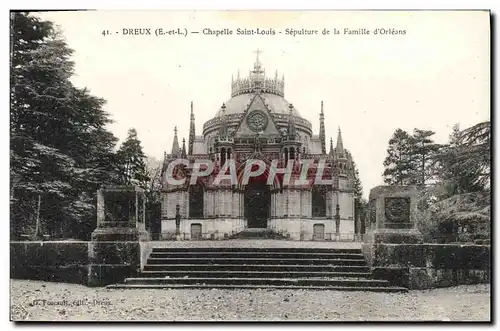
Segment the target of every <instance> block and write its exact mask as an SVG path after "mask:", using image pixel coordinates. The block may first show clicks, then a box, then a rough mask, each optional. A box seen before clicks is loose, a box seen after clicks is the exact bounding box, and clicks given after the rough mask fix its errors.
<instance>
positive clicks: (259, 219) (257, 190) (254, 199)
mask: <svg viewBox="0 0 500 331" xmlns="http://www.w3.org/2000/svg"><path fill="white" fill-rule="evenodd" d="M270 208H271V190H270V188H269V186H268V185H266V182H263V181H254V182H250V183H248V185H246V189H245V219H246V220H247V221H248V223H247V224H248V227H249V228H267V220H268V219H269V214H270Z"/></svg>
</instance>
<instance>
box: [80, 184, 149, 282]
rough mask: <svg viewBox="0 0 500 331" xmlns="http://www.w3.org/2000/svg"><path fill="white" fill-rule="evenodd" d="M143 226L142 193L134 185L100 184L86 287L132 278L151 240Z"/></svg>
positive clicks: (144, 259)
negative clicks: (101, 187) (107, 185)
mask: <svg viewBox="0 0 500 331" xmlns="http://www.w3.org/2000/svg"><path fill="white" fill-rule="evenodd" d="M148 240H149V235H148V232H147V231H146V226H145V195H144V191H143V190H142V189H141V188H139V187H136V186H112V187H104V188H103V189H101V190H99V191H98V192H97V229H96V230H95V231H94V232H93V233H92V241H91V242H90V245H89V258H90V266H89V275H88V285H89V286H104V285H107V284H112V283H117V282H122V281H123V280H124V279H125V278H127V277H134V276H136V275H137V273H138V272H139V271H140V270H141V268H142V266H143V265H144V263H145V261H146V259H147V256H148V254H149V252H150V251H151V243H150V242H149V241H148Z"/></svg>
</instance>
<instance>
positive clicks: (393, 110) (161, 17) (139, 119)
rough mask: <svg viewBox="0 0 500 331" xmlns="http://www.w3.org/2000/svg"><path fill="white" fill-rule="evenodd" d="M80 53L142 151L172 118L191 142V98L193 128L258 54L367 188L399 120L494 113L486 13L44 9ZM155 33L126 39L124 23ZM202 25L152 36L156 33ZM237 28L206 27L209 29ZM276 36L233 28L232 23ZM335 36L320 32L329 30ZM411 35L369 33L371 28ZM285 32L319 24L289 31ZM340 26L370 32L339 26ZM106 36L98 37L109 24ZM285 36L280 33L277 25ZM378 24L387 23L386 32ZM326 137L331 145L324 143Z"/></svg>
mask: <svg viewBox="0 0 500 331" xmlns="http://www.w3.org/2000/svg"><path fill="white" fill-rule="evenodd" d="M39 16H41V17H42V18H43V19H47V20H51V21H53V22H54V23H55V24H57V25H59V26H60V28H61V31H62V33H63V35H64V37H65V39H66V41H67V43H68V45H69V47H71V48H72V49H73V50H74V54H73V58H72V60H73V61H74V62H75V76H74V77H73V82H74V83H75V85H77V86H79V87H87V88H88V89H89V90H90V91H91V93H92V94H93V95H95V96H98V97H101V98H104V99H105V100H107V103H106V106H105V110H106V111H108V112H109V113H110V114H111V118H112V119H113V121H114V123H113V124H111V125H110V127H109V129H110V130H111V131H112V132H113V133H114V134H115V135H116V136H117V137H118V138H119V139H120V140H121V141H123V139H125V138H126V135H127V131H128V129H129V128H132V127H134V128H135V129H136V130H137V132H138V136H139V139H140V140H141V142H142V146H143V149H144V152H145V153H146V154H147V155H150V156H154V157H155V158H157V159H162V158H163V152H164V151H167V152H170V149H171V146H172V140H173V132H174V126H177V127H178V130H179V138H180V140H181V141H182V138H186V142H187V140H188V133H189V111H190V102H191V101H193V103H194V112H195V116H196V134H197V135H201V134H202V126H203V123H204V122H206V121H207V120H209V119H211V118H213V117H214V116H215V113H216V112H217V110H218V109H219V108H220V106H221V105H222V103H224V102H226V101H227V100H228V99H229V98H230V83H231V75H235V76H236V73H237V71H238V70H239V71H240V73H241V75H242V76H244V75H245V74H246V73H248V71H249V70H250V69H251V68H252V66H253V63H254V61H255V52H254V51H255V50H256V49H260V50H261V51H262V53H261V55H260V60H261V62H262V64H263V67H264V68H265V69H266V72H267V73H268V74H270V75H271V76H273V75H274V72H275V70H278V72H279V73H280V75H281V74H284V76H285V98H286V99H287V100H288V101H289V102H291V103H293V105H294V106H295V108H296V109H297V110H298V111H299V112H300V114H301V115H302V116H303V117H304V118H306V119H307V120H309V121H310V122H311V123H312V125H313V131H314V132H315V134H317V133H318V132H319V112H320V105H321V101H323V102H324V112H325V127H326V132H327V140H328V141H329V140H330V137H333V139H334V144H335V141H336V136H337V130H338V128H339V127H340V128H341V130H342V137H343V142H344V147H345V148H347V149H349V150H350V152H351V154H352V155H353V158H354V161H355V162H356V165H357V167H358V169H359V174H360V178H361V181H362V183H363V189H364V195H365V196H367V195H368V193H369V190H370V189H371V188H373V187H375V186H377V185H381V184H382V183H383V181H382V172H383V170H384V168H383V161H384V159H385V157H386V150H387V147H388V141H389V139H390V138H391V136H392V134H393V133H394V131H395V130H396V129H397V128H401V129H404V130H407V131H409V132H411V131H413V129H414V128H419V129H429V130H433V131H435V132H436V134H435V141H436V142H438V143H445V142H446V141H447V139H448V136H449V134H450V133H451V129H452V127H453V125H454V124H456V123H459V124H460V127H461V128H466V127H469V126H471V125H474V124H476V123H478V122H481V121H485V120H489V119H490V22H489V13H488V12H484V11H483V12H481V11H475V12H470V11H454V12H452V11H408V12H398V11H390V12H384V11H371V12H369V11H357V12H350V11H307V12H306V11H302V12H301V11H268V12H263V11H260V12H258V11H253V12H251V11H247V12H245V11H240V12H236V11H231V12H230V11H166V10H165V11H146V10H143V11H138V10H135V11H87V12H47V13H41V14H39ZM140 28H143V29H145V28H149V29H151V32H152V35H137V36H133V35H124V34H123V29H140ZM157 28H162V29H163V30H164V31H167V30H170V29H177V28H179V29H181V30H184V31H185V30H187V31H200V33H199V34H190V33H188V35H187V36H179V35H164V36H155V35H154V32H155V29H157ZM206 28H209V29H212V30H217V29H218V30H222V29H231V30H233V31H234V33H233V35H224V36H219V37H216V36H214V35H204V34H203V33H201V32H202V31H203V29H206ZM238 28H240V29H256V28H260V29H261V30H262V29H263V30H268V29H274V31H275V32H276V34H275V35H254V36H249V35H237V34H236V29H238ZM334 28H335V29H337V30H338V31H339V32H340V34H338V35H333V32H331V34H329V35H322V34H321V32H322V30H323V29H328V30H330V31H332V30H333V29H334ZM380 28H383V29H386V30H392V29H394V30H395V31H396V30H398V31H404V32H405V33H404V34H385V35H380V34H377V35H374V34H373V32H374V30H375V29H380ZM285 29H295V30H300V29H308V30H314V29H316V30H318V32H319V35H297V36H295V37H294V36H291V35H287V34H286V33H285ZM344 29H349V30H358V31H361V30H359V29H365V30H363V31H365V32H366V31H370V34H369V35H368V34H357V35H354V34H344ZM106 30H107V31H109V32H110V34H107V35H103V34H102V32H103V31H106ZM280 31H281V32H282V33H281V34H280V33H279V32H280ZM379 31H380V30H379ZM327 144H328V142H327Z"/></svg>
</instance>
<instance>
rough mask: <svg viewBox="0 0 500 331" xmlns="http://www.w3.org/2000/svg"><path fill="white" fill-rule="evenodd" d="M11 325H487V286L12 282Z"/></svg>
mask: <svg viewBox="0 0 500 331" xmlns="http://www.w3.org/2000/svg"><path fill="white" fill-rule="evenodd" d="M44 300H45V301H44ZM11 319H12V320H15V321H22V320H31V321H53V320H61V321H69V320H84V321H89V320H93V321H101V320H163V321H186V320H189V321H200V320H204V321H207V320H208V321H210V320H211V321H213V320H216V321H221V320H228V321H231V320H232V321H234V320H261V321H262V320H323V321H416V320H425V321H429V320H434V321H436V320H437V321H472V320H481V321H489V320H490V286H489V285H487V284H481V285H469V286H458V287H452V288H443V289H434V290H426V291H410V292H409V293H374V292H338V291H306V290H218V289H214V290H196V289H189V290H188V289H183V290H177V289H176V290H172V289H171V290H168V289H165V290H163V289H154V290H112V289H106V288H88V287H85V286H81V285H74V284H61V283H49V282H42V281H30V280H11Z"/></svg>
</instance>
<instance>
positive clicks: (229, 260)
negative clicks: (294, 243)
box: [147, 257, 366, 266]
mask: <svg viewBox="0 0 500 331" xmlns="http://www.w3.org/2000/svg"><path fill="white" fill-rule="evenodd" d="M147 264H245V265H249V264H259V265H262V264H311V265H318V264H322V265H358V266H363V265H366V261H365V260H360V259H276V258H233V257H230V258H204V257H202V258H200V257H193V258H149V259H148V261H147Z"/></svg>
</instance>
